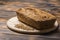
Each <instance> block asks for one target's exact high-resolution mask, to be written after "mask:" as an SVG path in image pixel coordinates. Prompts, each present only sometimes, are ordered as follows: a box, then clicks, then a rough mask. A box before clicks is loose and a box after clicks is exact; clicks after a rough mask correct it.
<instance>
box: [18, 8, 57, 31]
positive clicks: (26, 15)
mask: <svg viewBox="0 0 60 40" xmlns="http://www.w3.org/2000/svg"><path fill="white" fill-rule="evenodd" d="M17 17H18V19H19V21H22V22H24V23H26V24H28V25H30V26H32V27H34V28H36V29H39V30H40V29H46V28H50V27H52V26H53V24H54V22H55V20H56V17H55V16H53V15H52V14H49V13H47V12H44V11H42V10H40V9H37V8H20V9H19V10H18V11H17Z"/></svg>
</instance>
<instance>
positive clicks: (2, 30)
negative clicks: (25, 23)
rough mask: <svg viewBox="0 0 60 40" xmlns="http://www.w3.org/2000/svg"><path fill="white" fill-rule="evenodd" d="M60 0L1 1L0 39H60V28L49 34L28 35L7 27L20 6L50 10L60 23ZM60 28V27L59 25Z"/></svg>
mask: <svg viewBox="0 0 60 40" xmlns="http://www.w3.org/2000/svg"><path fill="white" fill-rule="evenodd" d="M59 2H60V1H56V0H55V1H54V0H53V1H52V0H50V1H48V0H45V1H44V0H37V1H36V0H30V1H29V0H24V1H22V0H17V1H16V0H15V2H14V1H12V2H9V1H7V2H6V0H5V1H1V2H0V40H60V29H59V30H58V31H57V32H54V33H51V34H48V35H27V34H20V33H15V32H13V31H10V30H9V29H8V28H7V24H6V22H7V20H8V19H10V18H12V17H14V16H16V12H15V11H16V10H17V9H18V8H20V7H26V6H28V7H37V8H40V9H41V10H44V11H47V12H50V13H51V14H53V15H55V16H56V17H57V21H58V23H59V25H60V4H59ZM59 28H60V27H59Z"/></svg>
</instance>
